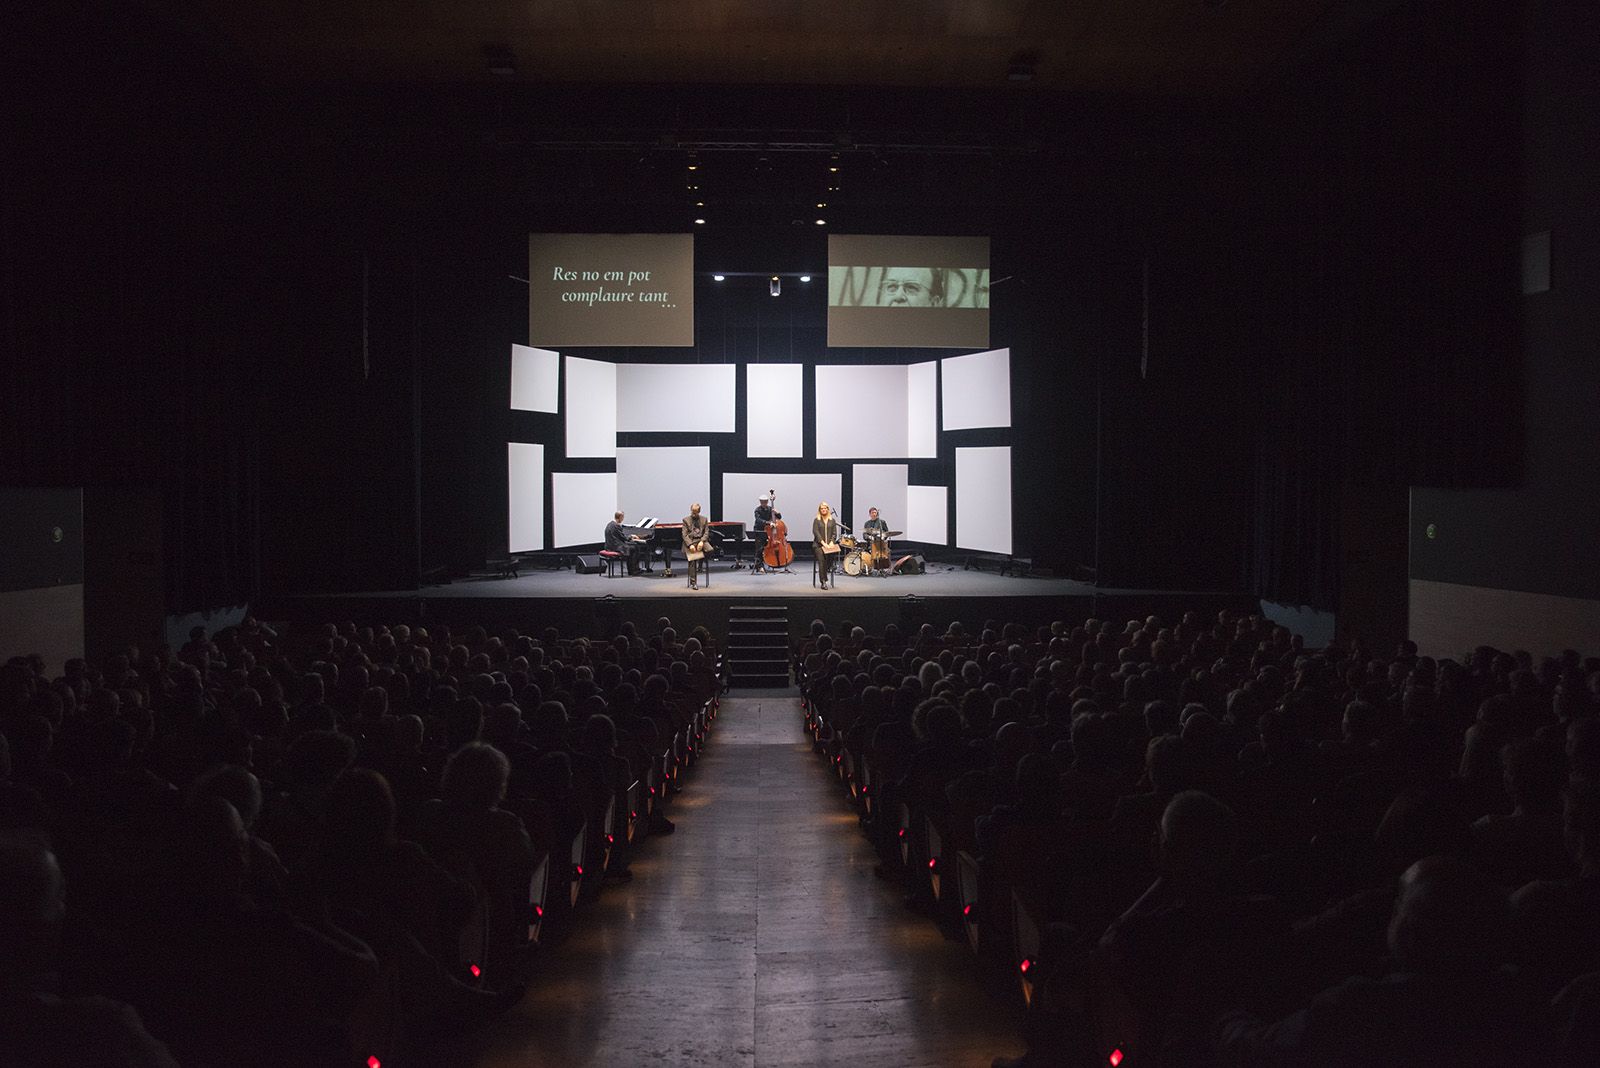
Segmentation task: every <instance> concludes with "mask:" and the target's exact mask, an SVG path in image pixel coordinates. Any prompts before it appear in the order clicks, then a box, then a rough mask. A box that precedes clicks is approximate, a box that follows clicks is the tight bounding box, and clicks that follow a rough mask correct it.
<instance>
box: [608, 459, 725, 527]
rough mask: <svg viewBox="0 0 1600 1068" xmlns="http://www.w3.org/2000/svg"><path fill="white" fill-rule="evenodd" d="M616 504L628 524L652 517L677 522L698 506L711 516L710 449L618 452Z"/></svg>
mask: <svg viewBox="0 0 1600 1068" xmlns="http://www.w3.org/2000/svg"><path fill="white" fill-rule="evenodd" d="M617 502H618V507H620V508H621V509H622V510H623V511H624V512H626V513H628V521H629V522H630V523H637V522H638V521H639V520H641V519H643V518H644V517H645V516H648V515H653V516H655V517H656V518H657V519H660V520H662V521H663V522H668V523H676V522H677V521H678V520H679V519H682V518H683V517H684V516H686V515H688V514H689V505H691V504H694V503H696V502H698V503H699V505H700V509H701V511H703V512H705V513H706V514H707V515H709V514H710V513H711V449H710V448H709V447H708V446H705V445H691V446H685V447H670V448H650V449H618V450H617Z"/></svg>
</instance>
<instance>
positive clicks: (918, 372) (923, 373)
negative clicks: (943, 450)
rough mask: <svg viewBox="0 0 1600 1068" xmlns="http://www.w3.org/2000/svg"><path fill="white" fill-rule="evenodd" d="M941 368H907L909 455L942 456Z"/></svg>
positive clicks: (928, 365)
mask: <svg viewBox="0 0 1600 1068" xmlns="http://www.w3.org/2000/svg"><path fill="white" fill-rule="evenodd" d="M938 368H939V364H938V361H936V360H929V361H928V362H927V363H914V364H912V365H911V366H910V367H907V368H906V455H907V456H938V455H939V371H938Z"/></svg>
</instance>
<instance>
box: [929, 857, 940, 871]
mask: <svg viewBox="0 0 1600 1068" xmlns="http://www.w3.org/2000/svg"><path fill="white" fill-rule="evenodd" d="M938 867H939V858H938V857H929V858H928V870H929V871H935V870H937V869H938Z"/></svg>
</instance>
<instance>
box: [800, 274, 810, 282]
mask: <svg viewBox="0 0 1600 1068" xmlns="http://www.w3.org/2000/svg"><path fill="white" fill-rule="evenodd" d="M800 281H802V282H809V281H811V276H810V275H809V274H803V275H801V276H800Z"/></svg>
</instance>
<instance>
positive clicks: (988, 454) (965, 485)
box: [956, 445, 1011, 553]
mask: <svg viewBox="0 0 1600 1068" xmlns="http://www.w3.org/2000/svg"><path fill="white" fill-rule="evenodd" d="M956 545H958V546H959V547H961V548H963V549H975V550H977V551H979V552H990V553H1010V552H1011V446H1009V445H999V446H995V447H992V448H981V449H957V450H956Z"/></svg>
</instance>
